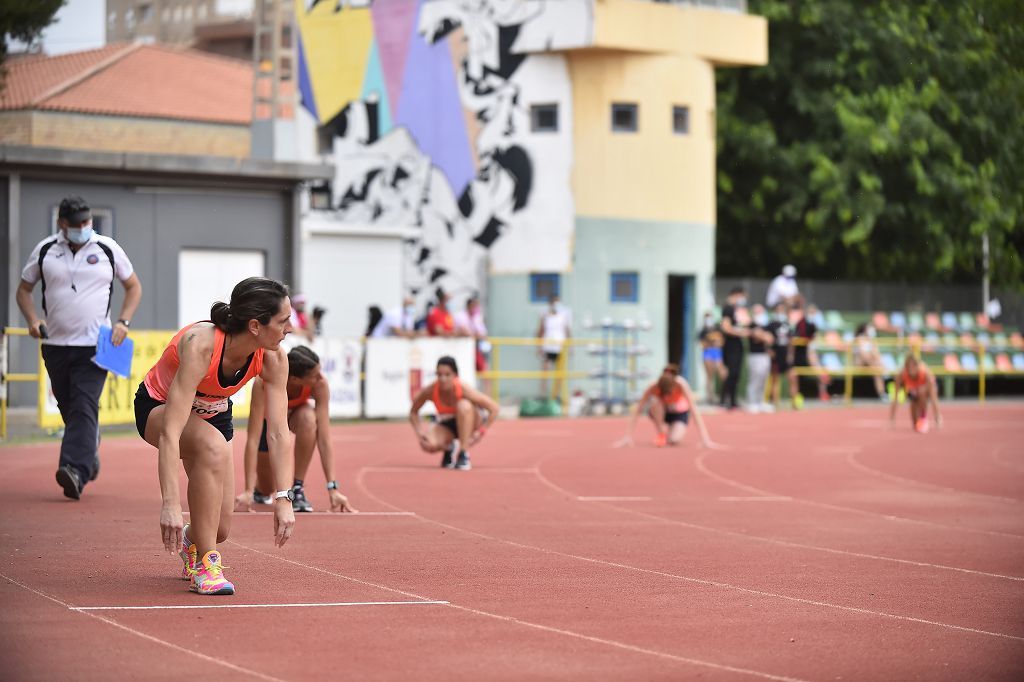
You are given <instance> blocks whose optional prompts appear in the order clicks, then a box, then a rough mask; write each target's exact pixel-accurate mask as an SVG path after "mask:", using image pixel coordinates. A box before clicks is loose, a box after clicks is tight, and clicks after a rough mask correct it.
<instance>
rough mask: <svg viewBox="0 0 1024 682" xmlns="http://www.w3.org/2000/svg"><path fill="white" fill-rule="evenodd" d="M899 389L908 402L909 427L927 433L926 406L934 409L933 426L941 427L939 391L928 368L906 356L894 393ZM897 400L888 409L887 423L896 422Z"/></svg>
mask: <svg viewBox="0 0 1024 682" xmlns="http://www.w3.org/2000/svg"><path fill="white" fill-rule="evenodd" d="M900 389H903V391H905V392H906V395H907V400H908V401H909V402H910V426H911V427H912V428H913V429H914V430H915V431H917V432H918V433H928V404H929V403H931V405H932V407H933V408H934V409H935V425H936V426H942V415H941V414H939V391H938V387H937V385H936V383H935V375H934V374H932V373H931V370H929V369H928V367H927V366H926V365H925V364H924V363H923V362H921V361H920V360H918V359H917V358H916V357H914V355H913V354H908V355H907V359H906V360H904V361H903V371H902V372H900V373H899V376H897V377H896V393H897V394H899V391H900ZM898 404H899V401H898V400H894V401H892V407H890V408H889V422H890V423H891V422H894V421H895V420H896V406H897V405H898Z"/></svg>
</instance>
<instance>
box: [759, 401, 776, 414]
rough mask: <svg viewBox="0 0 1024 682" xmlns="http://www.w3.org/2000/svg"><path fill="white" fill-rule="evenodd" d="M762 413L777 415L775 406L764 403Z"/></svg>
mask: <svg viewBox="0 0 1024 682" xmlns="http://www.w3.org/2000/svg"><path fill="white" fill-rule="evenodd" d="M761 411H762V412H764V413H765V414H775V406H774V405H772V404H770V403H763V404H762V405H761Z"/></svg>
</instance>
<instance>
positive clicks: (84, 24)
mask: <svg viewBox="0 0 1024 682" xmlns="http://www.w3.org/2000/svg"><path fill="white" fill-rule="evenodd" d="M106 14H107V2H106V0H68V2H67V4H66V5H64V7H62V8H61V9H60V10H59V11H58V12H57V16H56V20H55V21H54V22H53V23H52V24H50V25H49V26H48V27H47V28H46V29H45V30H44V31H43V35H42V44H43V51H44V52H45V53H46V54H51V55H54V54H64V53H65V52H76V51H78V50H89V49H92V48H96V47H102V46H103V44H104V43H105V42H106V36H107V25H106V21H105V18H106ZM20 49H21V46H20V43H17V42H16V41H11V46H10V51H11V52H15V51H20Z"/></svg>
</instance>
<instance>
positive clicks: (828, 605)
mask: <svg viewBox="0 0 1024 682" xmlns="http://www.w3.org/2000/svg"><path fill="white" fill-rule="evenodd" d="M537 476H538V478H539V479H542V480H544V481H547V479H545V478H544V475H543V474H541V473H540V471H538V472H537ZM547 485H549V486H551V487H552V488H553V489H555V490H559V491H561V494H565V493H568V492H569V491H567V490H565V489H563V488H559V487H558V486H556V485H555V484H554V483H551V482H550V481H547ZM356 486H357V487H359V488H361V489H362V490H363V492H365V493H366V494H367V496H369V497H372V498H373V499H375V500H377V501H378V502H380V503H381V504H384V505H386V506H388V507H391V508H392V509H398V507H396V506H395V505H393V504H391V503H390V502H387V501H385V500H382V499H381V498H379V497H377V496H376V495H374V494H373V493H372V492H370V490H369V489H368V488H367V487H366V485H365V484H364V483H363V481H362V478H361V477H360V476H358V475H357V476H356ZM569 494H570V495H571V493H569ZM614 508H615V509H619V507H614ZM622 511H625V512H628V513H631V514H637V515H639V516H649V517H651V518H655V519H660V517H657V516H654V515H652V514H646V513H644V512H638V511H635V510H632V509H626V508H622ZM417 518H418V519H419V520H420V521H423V522H424V523H430V524H433V525H436V526H440V527H442V528H450V529H452V530H455V531H459V532H460V533H465V534H467V535H474V536H476V537H479V538H483V539H485V540H490V541H492V542H498V543H502V544H507V545H510V546H512V547H521V548H523V549H528V550H532V551H536V552H541V553H543V554H551V555H554V556H562V557H566V558H569V559H575V560H577V561H585V562H587V563H592V564H598V565H602V566H611V567H614V568H623V569H627V570H631V571H637V572H639V573H646V574H649V575H660V576H664V577H667V578H675V579H677V580H684V581H686V582H692V583H696V584H699V585H708V586H712V587H719V588H723V589H728V590H736V591H738V592H745V593H748V594H756V595H760V596H763V597H770V598H774V599H784V600H786V601H792V602H797V603H801V604H810V605H812V606H821V607H824V608H829V609H836V610H839V611H850V612H853V613H863V614H866V615H873V616H881V617H883V618H891V619H894V620H904V621H909V622H914V623H922V624H925V625H935V626H938V627H941V628H948V629H951V630H959V631H963V632H973V633H975V634H980V635H988V636H991V637H1002V638H1006V639H1013V640H1017V641H1021V642H1024V637H1018V636H1016V635H1007V634H1005V633H1002V632H989V631H987V630H977V629H975V628H969V627H965V626H962V625H952V624H950V623H940V622H938V621H931V620H925V619H922V618H914V617H913V616H901V615H899V614H894V613H885V612H884V611H870V610H868V609H861V608H857V607H855V606H843V605H841V604H831V603H829V602H821V601H814V600H811V599H804V598H802V597H792V596H789V595H785V594H777V593H775V592H765V591H762V590H755V589H752V588H749V587H741V586H739V585H731V584H729V583H722V582H717V581H714V580H706V579H704V578H694V577H692V576H684V575H675V574H673V573H665V572H662V571H656V570H654V569H650V568H641V567H639V566H630V565H629V564H619V563H616V562H613V561H605V560H603V559H594V558H592V557H585V556H579V555H576V554H569V553H567V552H560V551H558V550H556V549H547V548H545V547H536V546H534V545H527V544H523V543H521V542H515V541H513V540H506V539H504V538H498V537H494V536H492V535H486V534H484V533H478V532H476V531H472V530H466V529H465V528H459V527H458V526H452V525H450V524H447V523H444V522H442V521H435V520H434V519H430V518H427V517H424V516H422V515H419V514H417ZM660 520H661V521H666V519H660ZM669 522H670V523H672V521H669ZM678 523H681V524H682V525H684V526H691V525H693V524H688V523H685V522H678ZM694 527H696V528H702V529H703V530H712V531H717V532H721V533H726V534H729V535H738V536H742V537H747V538H751V539H755V540H764V541H766V542H778V543H780V544H795V543H788V542H784V541H781V540H766V539H765V538H758V537H757V536H747V535H744V534H743V533H734V532H731V531H719V530H717V529H714V528H703V527H701V526H694ZM228 542H233V541H231V540H228ZM807 548H808V549H819V550H820V551H825V552H831V553H835V554H854V555H855V556H856V554H855V553H853V552H845V551H842V550H833V549H827V548H819V547H807ZM246 549H249V548H246ZM253 551H259V550H253ZM260 553H261V554H263V552H260ZM267 556H269V557H274V555H272V554H267ZM866 556H868V557H869V558H874V559H883V560H888V561H895V562H899V563H907V564H917V565H923V566H931V567H934V568H945V569H948V570H953V571H963V572H964V573H980V574H981V575H988V576H992V577H996V578H1008V579H1010V580H1024V578H1016V577H1012V576H1001V575H995V574H990V573H981V571H972V570H970V569H966V568H953V567H949V566H938V565H935V564H921V563H920V562H916V561H908V560H905V559H892V558H890V557H871V556H870V555H866ZM274 558H277V559H280V560H281V561H290V559H285V558H284V557H274ZM300 565H301V564H300ZM316 570H322V569H316ZM325 572H327V573H329V571H325ZM385 589H386V588H385ZM403 594H404V593H403ZM408 596H414V597H418V595H408ZM421 598H422V597H421ZM452 607H453V608H461V609H465V607H460V606H456V605H455V604H452ZM581 637H583V638H584V639H587V637H586V636H584V635H581ZM624 646H627V647H628V646H629V645H624ZM755 674H759V673H755Z"/></svg>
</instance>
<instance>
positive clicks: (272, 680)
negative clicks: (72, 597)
mask: <svg viewBox="0 0 1024 682" xmlns="http://www.w3.org/2000/svg"><path fill="white" fill-rule="evenodd" d="M0 577H2V578H3V579H4V580H8V581H10V582H12V583H14V584H15V585H17V586H18V587H21V588H22V589H25V590H28V591H29V592H32V593H33V594H36V595H38V596H40V597H43V598H44V599H49V600H50V601H52V602H54V603H56V604H60V605H61V606H63V607H65V608H67V609H69V610H72V609H73V607H72V606H71V604H68V603H67V602H63V601H61V600H60V599H57V598H56V597H51V596H50V595H48V594H46V593H44V592H40V591H39V590H36V589H33V588H31V587H29V586H28V585H25V584H24V583H20V582H18V581H17V580H15V579H14V578H11V577H10V576H8V575H5V574H3V573H0ZM78 613H81V614H82V615H83V616H88V617H89V618H95V619H96V620H100V621H103V622H104V623H106V624H107V625H113V626H114V627H115V628H117V629H119V630H124V631H125V632H128V633H130V634H133V635H135V636H136V637H141V638H142V639H148V640H149V641H150V642H154V643H156V644H161V645H163V646H165V647H167V648H169V649H173V650H175V651H180V652H181V653H184V654H188V655H189V656H195V657H196V658H199V659H202V660H204V661H207V662H209V663H214V664H216V665H220V666H223V667H225V668H230V669H231V670H234V671H236V672H240V673H244V674H246V675H249V676H250V677H258V678H259V679H261V680H269V681H270V682H284V680H282V679H281V678H279V677H271V676H270V675H265V674H263V673H261V672H258V671H256V670H250V669H249V668H243V667H242V666H240V665H235V664H234V663H228V662H227V661H224V660H221V659H219V658H214V657H213V656H207V655H206V654H201V653H199V652H198V651H193V650H191V649H186V648H185V647H181V646H178V645H177V644H172V643H171V642H168V641H167V640H164V639H160V638H158V637H154V636H153V635H147V634H146V633H145V632H140V631H138V630H136V629H134V628H130V627H128V626H127V625H122V624H121V623H118V622H117V621H114V620H110V619H109V618H104V617H103V616H101V615H99V614H96V613H87V612H85V611H78Z"/></svg>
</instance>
